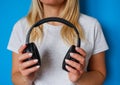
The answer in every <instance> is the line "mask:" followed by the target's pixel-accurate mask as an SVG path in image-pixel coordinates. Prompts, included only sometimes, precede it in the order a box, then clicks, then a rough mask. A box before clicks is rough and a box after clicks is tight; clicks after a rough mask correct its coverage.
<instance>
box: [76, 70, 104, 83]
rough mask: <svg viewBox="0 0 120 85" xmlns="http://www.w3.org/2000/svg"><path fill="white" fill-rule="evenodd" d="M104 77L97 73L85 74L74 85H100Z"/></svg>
mask: <svg viewBox="0 0 120 85" xmlns="http://www.w3.org/2000/svg"><path fill="white" fill-rule="evenodd" d="M104 80H105V77H104V76H103V75H102V74H101V73H99V72H98V71H91V72H85V73H83V75H82V76H81V78H80V79H79V81H78V82H77V83H76V85H102V84H103V82H104Z"/></svg>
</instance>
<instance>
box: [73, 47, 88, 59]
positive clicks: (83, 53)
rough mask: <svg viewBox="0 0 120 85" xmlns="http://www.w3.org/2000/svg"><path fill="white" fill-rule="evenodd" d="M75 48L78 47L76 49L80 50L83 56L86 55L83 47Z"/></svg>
mask: <svg viewBox="0 0 120 85" xmlns="http://www.w3.org/2000/svg"><path fill="white" fill-rule="evenodd" d="M75 49H76V51H77V52H79V53H80V54H81V55H82V56H83V57H85V56H86V52H85V51H84V50H83V49H82V48H79V47H76V48H75Z"/></svg>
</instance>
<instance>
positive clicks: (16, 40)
mask: <svg viewBox="0 0 120 85" xmlns="http://www.w3.org/2000/svg"><path fill="white" fill-rule="evenodd" d="M23 35H24V34H23V31H22V26H21V23H20V21H18V22H17V23H16V24H15V25H14V27H13V30H12V33H11V36H10V39H9V43H8V46H7V49H8V50H10V51H12V52H15V53H18V49H19V48H20V46H21V45H23V44H24V42H23V41H24V40H23Z"/></svg>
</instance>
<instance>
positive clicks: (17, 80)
mask: <svg viewBox="0 0 120 85" xmlns="http://www.w3.org/2000/svg"><path fill="white" fill-rule="evenodd" d="M12 82H13V84H14V85H32V82H28V81H26V80H25V79H24V78H23V76H22V75H21V73H20V72H16V73H14V74H12Z"/></svg>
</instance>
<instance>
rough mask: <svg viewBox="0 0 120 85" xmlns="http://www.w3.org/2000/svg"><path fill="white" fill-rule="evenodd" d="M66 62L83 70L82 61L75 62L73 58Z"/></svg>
mask: <svg viewBox="0 0 120 85" xmlns="http://www.w3.org/2000/svg"><path fill="white" fill-rule="evenodd" d="M65 62H66V63H67V64H68V65H70V66H72V67H73V68H75V69H76V70H78V71H81V70H82V69H83V66H82V65H81V64H80V63H76V62H74V61H72V60H67V59H66V60H65Z"/></svg>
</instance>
